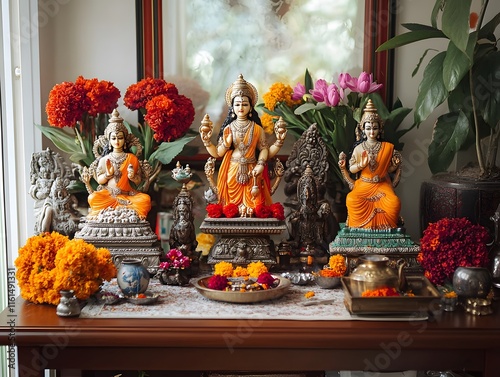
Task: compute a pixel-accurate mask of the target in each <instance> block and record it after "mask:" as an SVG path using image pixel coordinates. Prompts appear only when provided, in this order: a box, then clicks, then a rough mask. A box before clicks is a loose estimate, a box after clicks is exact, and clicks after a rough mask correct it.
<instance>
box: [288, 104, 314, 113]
mask: <svg viewBox="0 0 500 377" xmlns="http://www.w3.org/2000/svg"><path fill="white" fill-rule="evenodd" d="M314 109H316V104H314V103H311V102H307V103H304V104H302V105H300V106H299V107H297V108H296V109H295V110H294V112H293V113H294V114H295V115H301V114H303V113H305V112H306V111H309V110H314Z"/></svg>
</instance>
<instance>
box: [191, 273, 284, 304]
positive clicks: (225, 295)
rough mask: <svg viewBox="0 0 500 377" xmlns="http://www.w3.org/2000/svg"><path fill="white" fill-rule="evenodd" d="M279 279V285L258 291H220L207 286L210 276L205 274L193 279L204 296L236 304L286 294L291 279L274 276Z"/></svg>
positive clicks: (273, 298) (269, 298) (195, 285)
mask: <svg viewBox="0 0 500 377" xmlns="http://www.w3.org/2000/svg"><path fill="white" fill-rule="evenodd" d="M274 277H275V278H276V279H279V283H278V286H277V287H275V288H270V289H262V290H257V291H247V292H237V291H219V290H216V289H210V288H208V287H207V282H208V279H210V276H204V277H201V278H198V279H194V280H193V281H192V284H193V286H194V287H195V288H196V290H197V291H198V292H199V293H200V294H201V295H202V296H204V297H206V298H208V299H210V300H215V301H222V302H230V303H234V304H252V303H254V302H262V301H268V300H275V299H278V298H280V297H282V296H284V295H285V294H286V293H287V291H288V289H289V288H290V286H291V285H292V283H291V282H290V280H288V279H285V278H283V277H281V276H274Z"/></svg>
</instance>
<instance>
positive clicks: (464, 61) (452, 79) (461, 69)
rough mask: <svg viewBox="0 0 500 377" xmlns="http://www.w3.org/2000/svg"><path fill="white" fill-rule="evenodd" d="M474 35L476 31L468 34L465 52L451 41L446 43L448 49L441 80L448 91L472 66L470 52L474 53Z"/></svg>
mask: <svg viewBox="0 0 500 377" xmlns="http://www.w3.org/2000/svg"><path fill="white" fill-rule="evenodd" d="M476 36H477V33H472V34H471V35H470V38H469V46H468V47H467V53H465V52H463V51H462V50H460V49H458V48H457V47H456V46H455V44H454V43H453V42H452V41H450V43H449V44H448V50H447V51H446V56H445V58H444V61H443V82H444V86H445V87H446V89H447V90H448V91H449V92H451V91H452V90H454V89H455V88H456V87H457V85H458V84H459V83H460V81H461V80H462V78H463V77H464V76H465V74H466V73H467V72H468V71H469V69H470V67H472V54H473V53H474V45H475V44H476Z"/></svg>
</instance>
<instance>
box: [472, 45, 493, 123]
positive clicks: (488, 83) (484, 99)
mask: <svg viewBox="0 0 500 377" xmlns="http://www.w3.org/2000/svg"><path fill="white" fill-rule="evenodd" d="M499 78H500V51H495V52H494V53H491V54H489V55H487V56H485V57H484V58H482V59H481V60H480V61H479V62H477V64H476V66H475V67H474V69H473V74H472V81H473V83H474V93H475V94H476V95H475V99H476V105H477V109H478V112H479V114H481V116H482V117H483V119H484V121H485V122H486V123H487V124H488V125H489V126H490V127H491V128H493V129H495V128H496V127H497V125H498V122H499V121H500V84H499Z"/></svg>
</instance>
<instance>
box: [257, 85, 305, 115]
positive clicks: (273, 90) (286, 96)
mask: <svg viewBox="0 0 500 377" xmlns="http://www.w3.org/2000/svg"><path fill="white" fill-rule="evenodd" d="M292 94H293V88H292V87H291V86H290V85H288V84H283V83H281V82H275V83H274V84H272V85H271V87H270V88H269V91H268V92H267V93H266V94H264V95H263V96H262V99H263V101H264V106H265V107H266V109H269V110H271V111H274V108H275V107H276V104H277V103H279V102H284V103H286V105H287V106H288V107H292V106H294V105H298V104H299V103H301V101H294V100H292Z"/></svg>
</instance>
